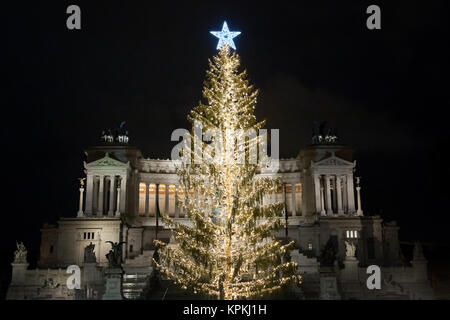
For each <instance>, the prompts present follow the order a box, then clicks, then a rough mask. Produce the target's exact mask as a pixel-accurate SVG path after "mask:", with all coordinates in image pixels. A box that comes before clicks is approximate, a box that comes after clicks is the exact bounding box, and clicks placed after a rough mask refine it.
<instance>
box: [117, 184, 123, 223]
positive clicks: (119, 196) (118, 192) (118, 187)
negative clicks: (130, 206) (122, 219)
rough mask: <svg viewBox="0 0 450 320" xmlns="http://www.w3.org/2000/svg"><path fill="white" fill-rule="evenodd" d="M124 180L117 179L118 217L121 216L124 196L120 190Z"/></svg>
mask: <svg viewBox="0 0 450 320" xmlns="http://www.w3.org/2000/svg"><path fill="white" fill-rule="evenodd" d="M121 184H122V181H121V179H120V178H118V180H117V203H116V217H118V216H120V198H121V197H122V192H121V190H120V188H121Z"/></svg>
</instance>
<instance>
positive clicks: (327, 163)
mask: <svg viewBox="0 0 450 320" xmlns="http://www.w3.org/2000/svg"><path fill="white" fill-rule="evenodd" d="M355 165H356V161H354V162H350V161H347V160H344V159H342V158H339V157H336V155H335V154H334V153H333V155H332V156H331V157H328V158H325V159H323V160H320V161H317V162H314V161H311V167H313V168H323V167H347V168H354V167H355Z"/></svg>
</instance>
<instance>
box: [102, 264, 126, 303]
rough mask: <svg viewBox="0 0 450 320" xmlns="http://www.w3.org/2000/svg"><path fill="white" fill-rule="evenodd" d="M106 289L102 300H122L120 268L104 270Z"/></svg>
mask: <svg viewBox="0 0 450 320" xmlns="http://www.w3.org/2000/svg"><path fill="white" fill-rule="evenodd" d="M105 277H106V290H105V294H104V295H103V298H102V300H122V299H123V298H122V269H119V268H115V269H110V268H107V269H106V270H105Z"/></svg>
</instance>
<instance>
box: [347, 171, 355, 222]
mask: <svg viewBox="0 0 450 320" xmlns="http://www.w3.org/2000/svg"><path fill="white" fill-rule="evenodd" d="M347 199H348V213H349V214H354V213H355V192H354V190H353V174H351V173H349V174H347Z"/></svg>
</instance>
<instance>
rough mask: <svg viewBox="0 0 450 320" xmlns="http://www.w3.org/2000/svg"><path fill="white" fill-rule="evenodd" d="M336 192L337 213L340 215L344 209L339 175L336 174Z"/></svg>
mask: <svg viewBox="0 0 450 320" xmlns="http://www.w3.org/2000/svg"><path fill="white" fill-rule="evenodd" d="M336 193H337V206H338V214H339V215H340V216H342V215H344V210H342V188H341V176H340V175H336Z"/></svg>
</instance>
